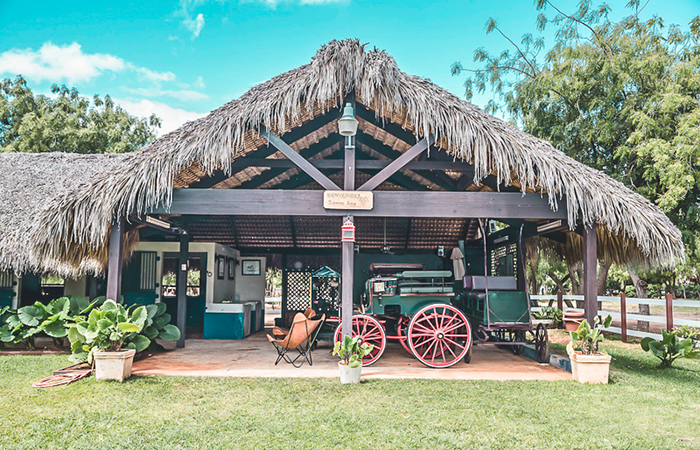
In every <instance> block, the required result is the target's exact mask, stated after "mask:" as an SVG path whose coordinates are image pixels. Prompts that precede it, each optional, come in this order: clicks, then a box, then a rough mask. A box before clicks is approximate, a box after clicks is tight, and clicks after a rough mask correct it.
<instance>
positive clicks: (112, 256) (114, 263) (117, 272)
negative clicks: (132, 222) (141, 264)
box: [107, 217, 125, 302]
mask: <svg viewBox="0 0 700 450" xmlns="http://www.w3.org/2000/svg"><path fill="white" fill-rule="evenodd" d="M124 227H125V223H124V218H123V217H120V218H119V219H116V220H114V221H113V222H112V228H111V230H110V233H109V265H108V267H107V298H108V299H110V300H114V301H115V302H119V301H120V299H121V295H122V256H123V247H124Z"/></svg>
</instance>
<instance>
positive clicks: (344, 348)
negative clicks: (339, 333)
mask: <svg viewBox="0 0 700 450" xmlns="http://www.w3.org/2000/svg"><path fill="white" fill-rule="evenodd" d="M373 349H374V345H372V344H367V343H361V341H360V339H359V338H356V337H354V338H353V337H350V336H345V337H344V338H343V340H342V342H341V341H338V342H336V343H335V346H334V347H333V355H336V356H338V357H339V358H340V360H341V364H345V365H347V366H349V367H352V368H355V367H360V365H361V364H362V358H364V357H365V356H367V355H368V354H369V353H370V352H371V351H372V350H373Z"/></svg>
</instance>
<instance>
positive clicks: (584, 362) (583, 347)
mask: <svg viewBox="0 0 700 450" xmlns="http://www.w3.org/2000/svg"><path fill="white" fill-rule="evenodd" d="M611 323H612V317H611V316H608V317H606V318H605V321H604V322H603V323H602V324H601V323H600V318H599V317H598V316H596V318H595V325H594V326H593V328H591V326H590V325H589V324H588V321H587V320H586V319H583V320H582V321H581V324H580V325H579V327H578V330H576V331H571V332H570V333H569V334H570V337H571V342H569V344H568V345H567V346H566V351H567V353H568V354H569V359H570V360H571V374H572V375H573V377H574V381H578V382H579V383H598V384H601V383H602V384H607V383H608V375H609V374H610V360H611V358H610V355H608V354H607V353H605V352H601V351H598V344H599V343H600V341H602V340H603V333H602V328H608V327H609V326H610V324H611Z"/></svg>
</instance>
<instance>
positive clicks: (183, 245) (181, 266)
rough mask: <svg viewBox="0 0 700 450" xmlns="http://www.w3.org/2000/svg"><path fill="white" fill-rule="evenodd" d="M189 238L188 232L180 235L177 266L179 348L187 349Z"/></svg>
mask: <svg viewBox="0 0 700 450" xmlns="http://www.w3.org/2000/svg"><path fill="white" fill-rule="evenodd" d="M189 250H190V249H189V236H188V235H187V232H186V231H183V232H182V234H180V253H179V255H178V261H177V262H178V265H177V268H178V270H177V280H176V283H177V287H176V291H177V327H178V328H179V329H180V339H178V341H177V348H184V347H185V325H186V324H187V260H188V259H189Z"/></svg>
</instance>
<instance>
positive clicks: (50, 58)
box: [0, 42, 127, 84]
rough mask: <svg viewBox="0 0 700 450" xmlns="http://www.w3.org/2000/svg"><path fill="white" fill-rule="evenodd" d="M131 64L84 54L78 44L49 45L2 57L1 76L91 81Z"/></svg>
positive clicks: (6, 53)
mask: <svg viewBox="0 0 700 450" xmlns="http://www.w3.org/2000/svg"><path fill="white" fill-rule="evenodd" d="M126 67H127V63H126V62H125V61H124V60H123V59H121V58H119V57H117V56H113V55H107V54H102V53H93V54H88V53H83V51H82V48H81V47H80V45H79V44H78V43H76V42H73V43H72V44H69V45H64V46H58V45H55V44H52V43H51V42H46V43H45V44H44V45H42V46H41V48H40V49H39V50H37V51H34V50H32V49H24V50H20V49H12V50H7V51H6V52H4V53H0V73H9V74H12V75H22V76H24V77H26V78H28V79H30V80H34V81H43V80H49V81H58V80H67V81H68V83H71V84H73V83H76V82H81V81H90V80H92V79H94V78H96V77H98V76H100V75H102V74H104V73H105V72H120V71H122V70H124V69H125V68H126Z"/></svg>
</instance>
